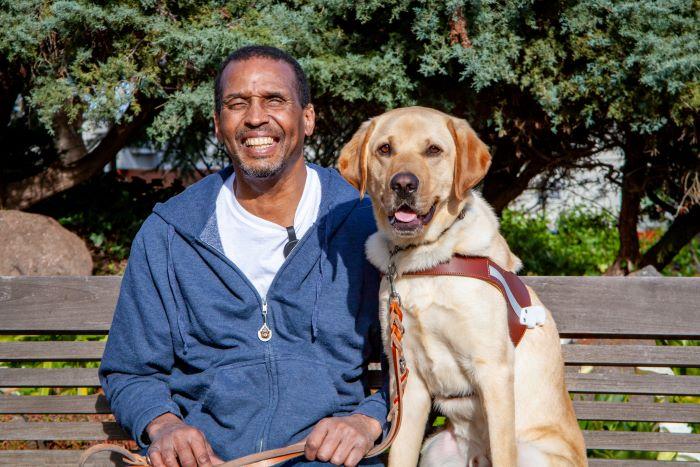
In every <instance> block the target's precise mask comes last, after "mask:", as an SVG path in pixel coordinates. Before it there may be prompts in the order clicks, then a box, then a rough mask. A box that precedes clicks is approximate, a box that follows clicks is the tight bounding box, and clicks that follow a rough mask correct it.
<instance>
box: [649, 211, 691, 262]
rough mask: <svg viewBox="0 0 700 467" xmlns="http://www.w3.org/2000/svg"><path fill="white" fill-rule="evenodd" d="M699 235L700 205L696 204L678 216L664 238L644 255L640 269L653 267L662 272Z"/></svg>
mask: <svg viewBox="0 0 700 467" xmlns="http://www.w3.org/2000/svg"><path fill="white" fill-rule="evenodd" d="M698 234H700V204H695V205H693V206H692V207H691V208H690V210H689V211H688V212H687V213H685V214H681V215H678V216H676V218H675V219H674V220H673V222H672V223H671V225H670V226H669V227H668V229H667V230H666V232H665V233H664V234H663V236H662V237H661V238H660V239H659V240H658V241H657V242H656V243H655V244H654V245H653V246H652V247H651V248H649V249H648V250H647V251H646V253H644V256H642V259H641V262H640V264H639V267H640V268H641V267H644V266H648V265H652V266H654V267H655V268H656V269H657V270H658V271H661V270H662V269H663V268H664V267H666V265H668V263H670V262H671V261H673V258H675V257H676V255H677V254H678V252H679V251H681V249H682V248H683V247H684V246H685V245H687V244H688V243H689V242H690V241H691V240H692V239H693V238H694V237H695V236H696V235H698Z"/></svg>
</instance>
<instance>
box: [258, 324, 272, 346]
mask: <svg viewBox="0 0 700 467" xmlns="http://www.w3.org/2000/svg"><path fill="white" fill-rule="evenodd" d="M271 338H272V331H271V330H270V328H268V327H267V323H263V325H262V327H261V328H260V329H258V339H260V340H261V341H263V342H267V341H269V340H270V339H271Z"/></svg>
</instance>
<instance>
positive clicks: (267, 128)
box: [236, 124, 282, 141]
mask: <svg viewBox="0 0 700 467" xmlns="http://www.w3.org/2000/svg"><path fill="white" fill-rule="evenodd" d="M248 133H266V134H267V135H269V136H272V137H274V138H278V139H281V138H282V133H281V132H280V131H279V130H277V129H275V128H273V127H272V126H271V125H267V124H266V125H261V126H258V127H255V128H242V129H240V130H238V131H237V132H236V140H238V141H241V140H243V138H245V137H246V135H247V134H248Z"/></svg>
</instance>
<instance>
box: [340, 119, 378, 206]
mask: <svg viewBox="0 0 700 467" xmlns="http://www.w3.org/2000/svg"><path fill="white" fill-rule="evenodd" d="M375 123H376V122H375V121H374V120H368V121H366V122H364V123H363V124H362V125H360V128H359V129H358V130H357V131H356V132H355V134H354V135H353V137H352V139H351V140H350V141H348V142H347V143H346V144H345V146H343V149H341V150H340V157H339V158H338V170H339V171H340V174H341V175H342V176H343V177H344V178H345V180H347V181H348V182H350V184H351V185H352V186H354V187H355V188H357V189H358V190H360V198H362V197H364V195H365V191H366V190H367V158H368V157H369V152H368V148H367V144H368V143H369V138H370V136H371V135H372V130H374V124H375Z"/></svg>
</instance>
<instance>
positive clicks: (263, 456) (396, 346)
mask: <svg viewBox="0 0 700 467" xmlns="http://www.w3.org/2000/svg"><path fill="white" fill-rule="evenodd" d="M388 311H389V322H390V323H391V360H392V368H393V372H392V374H393V376H394V388H395V397H394V399H393V400H392V402H391V408H390V409H389V414H388V415H387V420H388V421H389V422H391V428H390V429H389V433H388V434H387V436H386V437H385V438H384V439H383V440H382V442H381V443H380V444H378V445H377V446H375V447H374V448H372V449H371V450H370V451H369V452H368V453H367V454H365V457H374V456H376V455H378V454H381V453H382V452H384V451H386V450H387V449H388V448H389V446H391V443H392V442H393V441H394V438H395V437H396V434H397V432H398V429H399V425H400V424H401V414H402V412H403V392H404V389H405V388H406V380H407V378H408V368H407V367H406V361H405V359H404V356H403V347H402V345H401V340H402V339H403V325H402V324H401V320H402V319H403V312H402V311H401V301H400V299H399V297H398V296H392V297H391V298H390V299H389V310H388ZM305 446H306V442H305V440H302V441H299V442H298V443H295V444H291V445H289V446H285V447H282V448H278V449H271V450H268V451H263V452H259V453H256V454H251V455H248V456H245V457H240V458H238V459H234V460H232V461H229V462H225V463H223V464H220V467H243V466H247V467H271V466H273V465H276V464H279V463H280V462H284V461H287V460H289V459H294V458H295V457H299V456H301V455H302V454H304V448H305ZM101 451H114V452H118V453H120V454H122V455H123V456H124V457H125V458H124V461H125V462H126V463H127V464H129V465H132V466H149V465H151V464H150V463H149V462H148V458H147V457H143V456H139V455H138V454H133V453H131V452H129V451H128V450H126V449H124V448H122V447H121V446H117V445H114V444H108V443H103V444H97V445H95V446H93V447H91V448H90V449H88V450H87V451H85V452H84V453H83V455H82V456H81V457H80V462H79V464H78V465H79V467H83V465H84V464H85V462H87V460H88V459H89V458H90V456H92V455H93V454H96V453H98V452H101Z"/></svg>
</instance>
